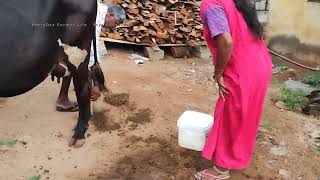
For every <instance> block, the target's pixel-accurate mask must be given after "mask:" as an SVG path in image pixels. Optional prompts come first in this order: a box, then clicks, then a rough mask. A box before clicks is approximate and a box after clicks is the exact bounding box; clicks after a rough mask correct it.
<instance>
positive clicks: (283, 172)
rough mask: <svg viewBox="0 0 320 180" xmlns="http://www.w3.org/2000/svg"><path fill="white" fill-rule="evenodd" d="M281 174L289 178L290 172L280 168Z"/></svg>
mask: <svg viewBox="0 0 320 180" xmlns="http://www.w3.org/2000/svg"><path fill="white" fill-rule="evenodd" d="M279 174H280V175H281V176H283V177H285V178H289V176H290V175H289V172H288V171H286V170H284V169H280V170H279Z"/></svg>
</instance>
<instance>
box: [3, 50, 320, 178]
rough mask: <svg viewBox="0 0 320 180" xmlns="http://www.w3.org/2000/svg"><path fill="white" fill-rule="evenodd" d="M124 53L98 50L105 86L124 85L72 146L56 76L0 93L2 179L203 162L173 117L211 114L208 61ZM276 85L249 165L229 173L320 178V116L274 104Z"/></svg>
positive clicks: (198, 166) (70, 118)
mask: <svg viewBox="0 0 320 180" xmlns="http://www.w3.org/2000/svg"><path fill="white" fill-rule="evenodd" d="M130 53H132V52H129V51H126V50H120V49H111V50H109V54H108V55H106V56H105V57H104V58H103V62H102V67H103V69H104V71H105V75H106V76H107V82H108V86H109V88H110V89H111V90H112V91H113V92H114V93H125V94H122V95H123V97H124V98H122V99H121V97H120V101H121V102H123V104H124V105H121V104H117V103H115V104H114V105H110V104H112V103H110V99H104V98H100V100H99V101H98V102H95V103H94V104H93V107H94V108H93V109H94V116H93V120H92V121H91V122H90V127H89V130H88V133H87V141H86V144H85V145H84V146H83V147H82V148H80V149H74V148H69V147H68V140H69V138H70V136H71V135H72V128H73V126H74V124H75V122H76V118H77V113H59V112H56V111H55V106H54V103H55V100H56V97H57V95H58V90H59V85H57V84H56V83H53V82H51V80H49V79H48V80H47V81H45V82H44V83H42V84H41V85H40V86H38V87H36V88H35V89H34V90H33V91H30V92H28V93H26V94H24V95H22V96H18V97H14V98H9V99H0V139H5V138H16V139H18V140H19V143H17V144H16V145H13V146H1V145H0V179H1V180H20V179H21V180H25V179H27V178H28V177H30V176H35V175H41V179H54V180H169V179H170V180H175V179H177V180H189V179H194V178H193V173H194V172H196V171H197V170H202V169H204V168H207V167H209V166H210V163H209V162H208V161H206V160H204V159H202V158H201V157H200V153H199V152H194V151H190V150H186V149H183V148H180V147H178V145H177V126H176V122H177V119H178V118H179V116H180V115H181V114H182V113H183V112H184V111H186V110H195V111H200V112H205V113H209V114H212V113H213V110H214V103H215V101H216V99H217V90H216V88H215V86H214V84H213V82H212V80H211V72H212V66H211V62H210V60H200V59H196V58H193V59H187V60H186V59H172V58H167V59H166V60H164V61H160V62H146V63H145V64H144V65H141V66H137V65H136V64H134V63H133V62H132V61H131V60H130V59H129V58H128V56H129V55H130ZM278 87H279V85H278V84H276V83H273V85H272V86H271V87H270V89H269V93H268V99H267V102H266V105H265V111H264V117H263V120H262V124H261V128H260V131H259V135H258V137H257V146H256V151H255V154H254V157H253V160H252V164H251V166H250V167H249V168H248V169H246V170H244V171H235V172H232V178H231V179H234V180H246V179H252V180H256V179H257V180H259V179H260V180H263V179H266V180H269V179H270V180H277V179H290V180H291V179H293V180H295V179H301V180H317V179H318V178H319V177H320V155H319V151H318V150H317V149H316V148H315V146H314V144H315V142H316V140H317V139H319V137H320V131H319V129H320V121H319V120H318V119H315V118H312V117H307V116H304V115H302V114H298V113H294V112H290V111H285V110H282V109H278V108H277V107H275V106H274V103H273V102H272V101H271V97H273V95H274V94H276V93H278V89H279V88H278ZM70 95H71V96H72V97H73V99H74V95H73V92H72V91H71V92H70ZM105 101H108V102H109V103H110V104H108V103H106V102H105Z"/></svg>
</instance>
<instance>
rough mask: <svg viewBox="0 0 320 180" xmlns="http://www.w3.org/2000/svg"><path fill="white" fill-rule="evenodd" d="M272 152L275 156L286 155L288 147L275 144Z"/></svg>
mask: <svg viewBox="0 0 320 180" xmlns="http://www.w3.org/2000/svg"><path fill="white" fill-rule="evenodd" d="M271 153H272V154H273V155H275V156H286V155H287V154H288V149H287V148H286V147H283V146H274V147H272V148H271Z"/></svg>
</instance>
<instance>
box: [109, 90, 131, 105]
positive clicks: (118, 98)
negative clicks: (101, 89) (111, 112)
mask: <svg viewBox="0 0 320 180" xmlns="http://www.w3.org/2000/svg"><path fill="white" fill-rule="evenodd" d="M104 101H105V102H106V103H108V104H110V105H112V106H117V107H119V106H122V105H125V104H128V102H129V94H128V93H119V94H111V95H108V96H106V97H105V98H104Z"/></svg>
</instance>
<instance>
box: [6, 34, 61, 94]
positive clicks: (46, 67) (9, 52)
mask: <svg viewBox="0 0 320 180" xmlns="http://www.w3.org/2000/svg"><path fill="white" fill-rule="evenodd" d="M58 51H59V44H58V42H57V41H56V39H55V37H53V36H52V35H51V36H50V32H35V33H34V34H33V35H32V36H30V37H29V38H26V39H24V40H17V42H16V43H11V46H9V47H6V48H5V51H1V52H0V67H1V70H0V97H8V96H16V95H19V94H22V93H25V92H27V91H29V90H31V89H32V88H34V87H35V86H37V85H38V84H40V83H41V82H42V81H43V80H44V79H45V78H46V77H47V76H48V74H49V73H50V71H51V69H52V67H53V65H54V64H55V63H56V62H57V61H58Z"/></svg>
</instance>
